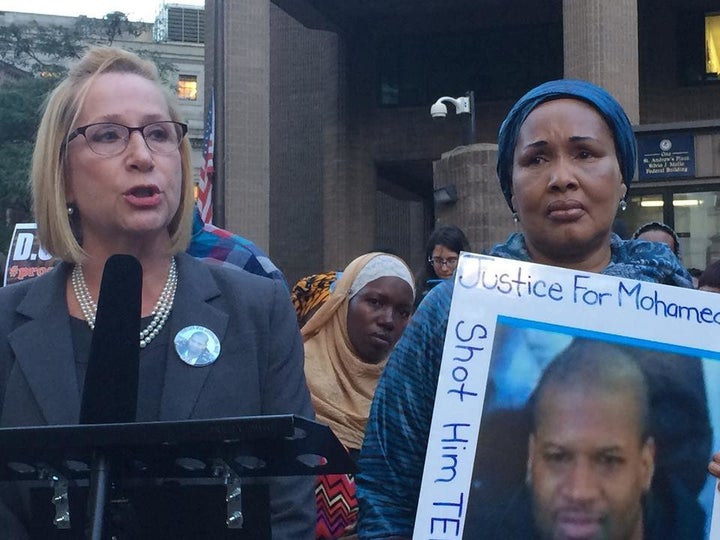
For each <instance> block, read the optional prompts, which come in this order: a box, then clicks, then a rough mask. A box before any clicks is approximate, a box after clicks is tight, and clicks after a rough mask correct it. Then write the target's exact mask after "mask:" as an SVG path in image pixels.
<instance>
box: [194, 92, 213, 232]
mask: <svg viewBox="0 0 720 540" xmlns="http://www.w3.org/2000/svg"><path fill="white" fill-rule="evenodd" d="M214 146H215V93H214V92H211V93H210V105H209V106H208V112H207V119H206V120H205V134H204V135H203V147H202V155H203V164H202V167H200V180H199V181H198V193H197V205H198V208H199V209H200V215H201V216H202V218H203V221H204V222H205V223H212V217H213V212H212V181H213V177H214V176H215V165H214V161H213V156H214V152H215V149H214V148H213V147H214Z"/></svg>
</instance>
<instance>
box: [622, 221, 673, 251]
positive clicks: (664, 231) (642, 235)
mask: <svg viewBox="0 0 720 540" xmlns="http://www.w3.org/2000/svg"><path fill="white" fill-rule="evenodd" d="M632 237H633V239H635V240H647V241H648V242H662V243H663V244H667V246H668V247H669V248H670V249H671V250H672V252H673V253H674V254H675V256H676V257H677V258H678V259H680V258H681V257H680V239H679V238H678V235H677V233H676V232H675V231H674V230H673V229H672V227H669V226H668V225H665V224H664V223H660V222H659V221H651V222H649V223H645V224H644V225H641V226H640V227H638V229H637V230H636V231H635V232H634V233H633V235H632Z"/></svg>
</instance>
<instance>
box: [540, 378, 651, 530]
mask: <svg viewBox="0 0 720 540" xmlns="http://www.w3.org/2000/svg"><path fill="white" fill-rule="evenodd" d="M640 426H641V422H640V411H639V407H638V404H637V401H636V400H635V399H633V396H632V394H631V392H629V391H623V392H620V393H614V394H609V393H607V392H605V393H603V392H602V391H601V390H597V391H594V390H590V391H588V389H587V388H582V389H562V388H559V387H558V386H557V385H554V386H551V387H548V388H546V390H545V391H544V392H543V396H542V397H541V400H540V403H539V408H538V418H537V428H536V430H535V433H534V434H533V435H531V437H530V442H529V457H528V480H529V482H530V491H531V495H532V500H533V515H534V517H535V524H536V527H537V529H538V531H539V532H540V533H541V537H542V538H543V539H547V540H549V539H552V540H570V539H572V540H641V539H642V537H643V524H642V515H643V511H642V498H643V495H644V494H645V493H646V492H647V490H648V489H649V487H650V482H651V481H652V474H653V467H654V451H655V450H654V443H653V441H652V439H647V440H645V441H642V440H641V439H642V436H641V427H640Z"/></svg>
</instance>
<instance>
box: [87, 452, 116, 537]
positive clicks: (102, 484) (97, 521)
mask: <svg viewBox="0 0 720 540" xmlns="http://www.w3.org/2000/svg"><path fill="white" fill-rule="evenodd" d="M109 476H110V464H109V462H108V459H107V456H106V455H105V454H104V452H103V451H102V450H100V449H97V450H95V453H94V454H93V459H92V465H91V468H90V494H89V496H88V516H87V517H88V520H87V523H88V528H89V534H86V537H87V538H88V539H89V540H102V533H103V523H104V522H105V506H106V505H107V498H108V493H107V491H108V488H107V486H108V481H109V480H108V479H109Z"/></svg>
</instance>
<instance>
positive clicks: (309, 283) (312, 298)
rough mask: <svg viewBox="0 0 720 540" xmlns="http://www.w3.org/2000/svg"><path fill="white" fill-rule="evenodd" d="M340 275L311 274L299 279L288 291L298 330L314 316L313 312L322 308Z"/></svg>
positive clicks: (336, 273)
mask: <svg viewBox="0 0 720 540" xmlns="http://www.w3.org/2000/svg"><path fill="white" fill-rule="evenodd" d="M341 275H342V272H336V271H331V272H325V273H323V274H313V275H311V276H305V277H304V278H302V279H300V280H299V281H298V282H297V283H296V284H295V285H294V286H293V288H292V290H291V291H290V300H292V303H293V306H294V307H295V312H296V313H297V319H298V325H299V326H300V328H302V327H303V326H305V323H306V322H308V321H309V320H310V317H312V316H313V315H315V312H316V311H317V310H318V309H320V308H321V307H322V305H323V304H324V303H325V301H326V300H327V299H328V298H329V297H330V292H331V291H332V289H333V288H334V286H335V281H336V280H337V279H338V278H339V277H340V276H341Z"/></svg>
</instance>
